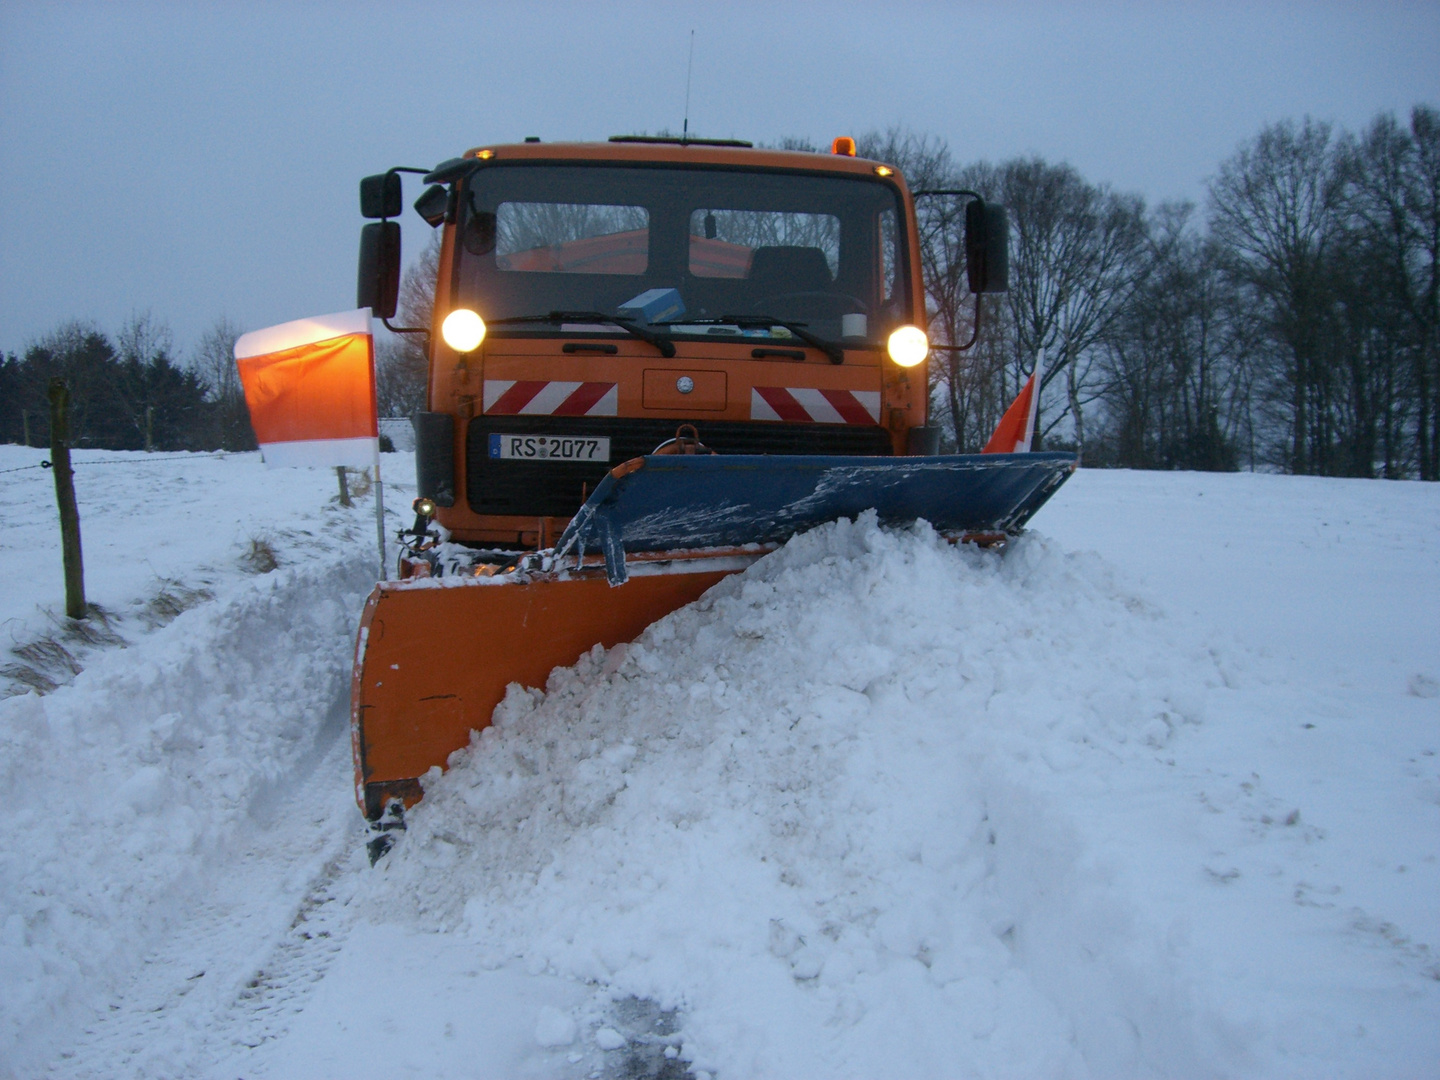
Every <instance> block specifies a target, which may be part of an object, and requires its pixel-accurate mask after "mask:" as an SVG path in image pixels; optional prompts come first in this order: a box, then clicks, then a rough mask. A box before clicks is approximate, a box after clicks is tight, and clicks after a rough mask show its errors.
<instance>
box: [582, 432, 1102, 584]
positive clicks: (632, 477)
mask: <svg viewBox="0 0 1440 1080" xmlns="http://www.w3.org/2000/svg"><path fill="white" fill-rule="evenodd" d="M637 461H638V464H637ZM637 461H631V462H626V463H625V464H624V465H621V466H619V467H617V468H615V469H613V470H612V471H611V472H609V473H608V474H606V476H605V478H604V479H603V480H601V481H600V483H599V484H597V485H596V487H595V490H594V492H592V493H591V495H590V498H589V499H587V500H586V502H585V505H584V506H582V507H581V508H580V510H579V512H578V513H577V514H576V515H575V517H574V518H572V519H571V521H570V525H569V527H568V528H567V529H566V530H565V532H564V534H563V535H562V536H561V537H560V542H559V543H558V544H557V545H556V549H555V550H556V554H557V555H560V556H564V555H567V554H569V553H570V552H571V551H572V550H574V551H576V553H577V554H579V555H584V553H585V552H586V551H587V550H588V551H595V550H599V551H602V552H603V553H604V555H605V571H606V576H607V577H608V578H609V580H610V584H611V585H621V584H623V583H624V582H625V581H626V579H627V577H628V574H627V573H626V570H625V553H626V552H627V551H635V552H640V551H671V550H676V549H686V548H709V547H738V546H741V545H744V544H759V543H780V542H783V541H785V540H788V539H790V537H792V536H794V535H795V534H796V533H801V532H804V531H805V530H807V529H812V528H814V527H815V526H817V525H823V524H824V523H825V522H827V521H834V520H836V519H837V518H842V517H846V518H853V517H855V516H856V515H858V514H860V513H862V512H864V511H866V510H874V511H875V512H876V514H877V516H878V518H879V520H880V523H881V524H882V525H908V524H910V523H911V522H914V521H917V520H920V519H924V520H925V521H928V522H929V523H930V524H931V525H932V526H934V528H935V529H936V530H938V531H939V532H942V533H947V534H964V533H992V534H993V533H1015V532H1018V531H1019V530H1020V529H1021V527H1022V526H1023V525H1024V524H1025V522H1027V521H1028V520H1029V519H1030V517H1031V515H1032V514H1034V513H1035V511H1036V510H1038V509H1040V507H1041V505H1042V504H1044V502H1045V500H1046V499H1048V498H1049V497H1050V496H1051V495H1053V494H1054V493H1055V490H1056V489H1057V488H1059V486H1060V485H1061V484H1063V483H1064V482H1065V480H1066V479H1067V478H1068V477H1069V476H1070V474H1071V473H1072V472H1073V471H1074V470H1075V465H1076V461H1075V455H1074V454H1061V453H1036V454H950V455H945V456H941V457H821V456H811V455H803V456H799V455H782V454H774V455H772V454H764V455H752V454H705V455H700V454H696V455H688V454H654V455H651V456H648V457H645V458H641V459H637Z"/></svg>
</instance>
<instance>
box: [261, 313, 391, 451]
mask: <svg viewBox="0 0 1440 1080" xmlns="http://www.w3.org/2000/svg"><path fill="white" fill-rule="evenodd" d="M235 363H236V366H237V367H239V369H240V382H241V383H242V384H243V385H244V387H245V404H246V405H247V406H249V409H250V423H251V425H252V426H253V427H254V428H255V438H256V439H257V440H258V441H259V443H260V450H261V453H262V454H263V455H264V458H265V464H266V465H269V466H271V467H272V468H274V467H276V466H284V465H357V466H364V465H369V464H371V463H372V462H373V461H374V460H375V454H376V452H377V450H378V449H379V426H378V423H377V417H376V410H375V348H374V339H373V338H372V337H371V336H370V309H369V308H360V309H359V310H358V311H344V312H341V313H340V314H338V315H322V316H320V317H318V318H314V319H299V320H297V321H295V322H288V323H281V324H280V325H279V326H272V327H270V328H268V329H266V330H255V331H253V332H252V333H249V334H245V335H243V336H242V337H241V338H240V339H239V340H238V341H237V342H235Z"/></svg>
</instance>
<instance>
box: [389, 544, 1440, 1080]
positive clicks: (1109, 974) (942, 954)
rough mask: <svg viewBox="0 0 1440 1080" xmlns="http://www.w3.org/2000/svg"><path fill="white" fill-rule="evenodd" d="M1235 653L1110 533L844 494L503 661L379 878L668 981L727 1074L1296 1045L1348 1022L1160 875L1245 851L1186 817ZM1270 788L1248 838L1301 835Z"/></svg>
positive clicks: (693, 1038)
mask: <svg viewBox="0 0 1440 1080" xmlns="http://www.w3.org/2000/svg"><path fill="white" fill-rule="evenodd" d="M1233 678H1234V675H1233V673H1232V672H1231V671H1230V670H1229V663H1228V660H1227V657H1226V656H1225V655H1224V654H1223V653H1220V652H1218V651H1217V650H1216V649H1214V648H1213V647H1211V646H1207V645H1204V644H1200V643H1197V642H1195V641H1187V640H1185V639H1184V638H1183V636H1180V635H1177V633H1176V632H1175V628H1174V627H1173V625H1172V624H1170V623H1169V622H1168V621H1167V620H1165V619H1164V618H1163V617H1162V616H1161V614H1160V613H1159V612H1158V611H1156V610H1154V609H1153V608H1152V607H1150V606H1149V605H1148V604H1147V603H1146V602H1145V601H1143V600H1141V599H1140V598H1138V597H1136V596H1133V595H1130V594H1129V593H1128V591H1127V590H1126V589H1125V588H1123V587H1121V586H1120V585H1118V584H1117V582H1116V581H1115V579H1114V575H1113V573H1112V571H1111V570H1110V568H1109V567H1108V566H1107V565H1106V564H1105V563H1103V562H1102V561H1101V560H1099V559H1098V558H1096V557H1094V556H1084V555H1081V556H1075V555H1066V554H1064V553H1063V552H1061V551H1059V550H1058V549H1057V548H1056V547H1055V546H1054V545H1053V544H1050V543H1047V542H1046V541H1045V540H1043V539H1041V538H1039V537H1034V536H1032V537H1026V538H1023V539H1021V540H1020V541H1019V542H1018V543H1016V544H1014V545H1013V546H1012V548H1011V550H1009V551H1007V552H1005V553H1004V555H1001V554H999V553H996V552H987V551H979V550H974V549H971V548H966V547H954V546H952V545H949V544H947V543H945V542H943V541H942V540H940V539H939V538H937V537H936V536H935V535H934V534H933V533H932V532H931V531H930V530H929V529H928V527H926V526H923V525H921V526H919V527H917V528H915V529H913V530H911V531H907V532H889V531H885V530H882V529H880V528H878V527H877V526H876V525H875V523H874V521H873V520H872V519H871V518H869V517H868V516H867V517H862V518H861V519H860V520H859V521H858V522H856V523H850V522H845V521H841V522H838V523H835V524H832V525H829V526H825V527H823V528H820V529H817V530H815V531H813V532H811V533H808V534H806V535H804V536H801V537H798V538H796V539H795V540H793V541H791V543H790V544H789V545H787V547H786V548H785V549H783V550H782V551H780V552H779V553H777V554H775V555H773V556H771V557H770V558H768V559H766V560H764V561H763V562H761V563H760V564H758V565H756V566H755V567H754V568H752V569H751V570H750V571H749V572H747V573H745V574H743V575H739V576H736V577H734V578H731V579H728V580H727V581H725V582H723V583H722V584H721V585H719V586H717V587H716V588H715V589H713V590H712V591H711V592H710V593H709V594H708V595H707V596H706V597H705V598H703V599H702V600H701V601H700V602H699V603H697V604H695V605H693V606H692V607H690V608H687V609H684V610H682V611H680V612H677V613H675V614H674V615H672V616H670V617H669V618H667V619H665V620H662V621H661V622H660V623H658V624H657V625H655V626H653V627H652V628H651V629H650V630H649V631H647V632H646V633H645V634H644V635H643V636H642V637H641V638H640V639H639V641H637V642H635V643H633V644H631V645H629V646H628V647H627V646H623V645H622V646H618V647H616V648H615V649H613V650H611V651H610V652H609V653H608V654H607V653H605V652H604V651H603V650H601V649H599V648H598V647H597V649H595V650H594V651H593V652H592V654H591V655H590V656H588V657H586V658H585V659H584V660H582V661H581V663H579V664H578V665H576V666H575V667H574V668H571V669H563V670H558V671H556V672H555V673H554V675H553V676H552V678H551V680H550V683H549V685H548V687H547V690H546V692H545V693H543V694H542V693H540V692H539V691H536V690H527V689H524V688H521V687H519V686H512V687H511V690H510V694H509V696H508V697H507V699H506V700H505V702H504V703H503V704H502V705H501V706H500V707H499V709H497V711H496V716H495V724H494V726H493V727H491V728H489V729H486V730H485V731H483V732H481V733H480V735H479V736H478V737H477V739H476V740H475V742H474V743H473V745H472V746H471V747H470V748H469V749H468V750H466V751H462V752H461V753H459V754H457V755H455V756H454V758H453V760H452V762H451V766H452V768H451V770H450V772H449V773H448V774H447V775H444V776H441V775H439V772H438V770H436V772H435V773H434V774H432V776H431V777H430V778H428V780H427V783H426V799H425V801H424V802H423V803H422V804H421V806H420V807H419V808H418V810H417V812H416V813H415V814H414V815H413V819H412V824H411V828H410V832H409V834H408V835H407V836H406V838H405V840H404V842H403V843H402V844H401V845H400V846H399V847H398V848H397V850H396V851H395V852H394V853H393V854H392V855H391V856H390V859H389V860H388V863H387V864H386V865H385V866H384V867H383V870H382V878H383V882H384V884H383V887H381V888H380V889H378V890H377V891H376V893H375V894H374V895H373V897H372V898H371V904H372V905H373V907H372V909H371V910H372V912H373V917H376V918H380V917H382V916H383V917H385V918H394V916H395V913H396V912H397V911H400V910H404V911H408V912H409V913H410V915H411V917H412V918H413V919H415V920H416V922H417V923H418V925H419V926H421V927H423V928H425V929H428V930H435V931H441V932H446V933H450V934H455V935H457V936H459V937H462V938H463V939H464V940H465V941H467V942H468V943H470V946H471V947H472V948H473V949H475V950H476V952H477V954H478V955H479V956H480V957H481V958H482V959H483V961H484V962H485V963H487V964H489V965H491V966H497V967H498V966H502V965H505V964H507V963H523V964H524V965H526V966H527V967H528V968H529V969H530V970H532V971H545V972H549V973H553V974H556V975H560V976H562V977H564V978H566V979H571V980H582V981H585V982H589V983H593V984H595V985H598V986H602V987H604V988H605V993H607V994H609V995H610V996H612V997H617V998H627V997H634V998H640V999H650V1000H654V1001H656V1002H658V1003H659V1004H660V1006H662V1007H663V1008H665V1009H673V1010H678V1011H679V1012H680V1013H682V1014H683V1015H684V1017H685V1021H684V1027H683V1055H684V1058H685V1060H686V1061H687V1062H688V1063H689V1064H690V1065H691V1067H692V1068H693V1069H695V1070H697V1071H698V1072H707V1071H714V1073H715V1075H718V1076H771V1075H774V1076H815V1077H823V1076H849V1075H855V1076H862V1075H863V1076H871V1077H879V1076H917V1075H925V1076H972V1075H973V1076H1014V1075H1023V1076H1071V1075H1074V1076H1081V1075H1092V1076H1129V1075H1158V1076H1204V1075H1227V1074H1234V1073H1237V1072H1239V1073H1243V1072H1247V1071H1249V1070H1250V1069H1251V1068H1253V1067H1254V1066H1255V1064H1256V1062H1257V1060H1259V1059H1260V1058H1263V1057H1265V1056H1268V1053H1271V1052H1273V1051H1274V1049H1276V1047H1273V1046H1264V1045H1263V1044H1265V1043H1267V1042H1271V1041H1272V1040H1276V1039H1277V1034H1276V1028H1275V1027H1274V1026H1272V1025H1279V1026H1280V1027H1281V1028H1290V1027H1291V1025H1298V1028H1297V1029H1296V1030H1294V1031H1292V1032H1291V1033H1289V1034H1284V1035H1280V1036H1279V1041H1280V1042H1282V1043H1284V1044H1285V1045H1284V1050H1285V1052H1287V1053H1293V1054H1295V1055H1296V1056H1297V1058H1298V1059H1300V1060H1303V1059H1304V1058H1305V1057H1306V1056H1307V1053H1308V1051H1307V1049H1306V1045H1305V1040H1306V1039H1309V1038H1314V1039H1317V1040H1321V1041H1324V1040H1328V1039H1331V1038H1333V1035H1332V1034H1331V1033H1328V1032H1326V1031H1325V1030H1324V1027H1325V1023H1324V1022H1322V1021H1318V1018H1314V1017H1306V1016H1305V1015H1304V1012H1303V1010H1298V1011H1297V1010H1296V1009H1295V1008H1294V1003H1293V1002H1289V1001H1286V1000H1285V999H1284V995H1283V994H1281V993H1279V992H1278V989H1277V988H1274V987H1264V986H1251V987H1249V988H1248V990H1249V993H1250V994H1251V995H1253V996H1252V997H1251V998H1250V999H1249V1000H1244V1001H1240V1002H1235V1001H1227V1000H1226V995H1225V994H1224V993H1223V991H1221V988H1220V987H1219V986H1214V987H1206V986H1204V985H1203V983H1204V981H1205V976H1206V975H1207V974H1209V972H1208V971H1207V968H1208V966H1209V959H1208V954H1209V953H1210V951H1211V946H1210V944H1209V943H1208V942H1203V941H1202V942H1193V941H1192V940H1191V938H1192V935H1194V934H1195V933H1196V932H1197V931H1200V932H1203V931H1204V930H1206V929H1221V930H1224V931H1225V932H1231V933H1234V932H1239V930H1240V928H1239V927H1235V926H1224V925H1223V923H1224V921H1225V920H1226V919H1230V920H1233V919H1235V916H1236V912H1234V911H1230V912H1226V911H1224V910H1223V905H1222V910H1219V911H1216V910H1208V911H1207V910H1205V909H1206V907H1207V905H1205V904H1203V903H1202V904H1200V905H1188V906H1190V907H1191V908H1195V907H1199V908H1200V911H1199V913H1198V914H1199V916H1200V917H1199V919H1197V918H1196V914H1195V913H1193V912H1186V911H1184V906H1185V905H1182V906H1180V907H1179V908H1177V910H1176V911H1174V912H1164V910H1163V904H1155V903H1154V901H1153V897H1152V896H1149V895H1146V894H1147V893H1149V894H1154V893H1157V892H1158V893H1160V894H1162V896H1163V895H1165V894H1170V896H1171V897H1175V896H1178V895H1182V894H1188V893H1194V892H1200V893H1202V894H1203V893H1204V892H1205V891H1206V890H1207V889H1208V890H1214V889H1216V888H1217V887H1220V886H1223V884H1224V883H1225V882H1227V881H1229V880H1232V879H1233V877H1238V876H1239V874H1240V871H1239V870H1238V869H1236V868H1235V867H1234V866H1232V865H1231V864H1230V863H1229V862H1226V861H1225V858H1226V857H1227V856H1226V855H1225V853H1224V852H1222V851H1219V850H1210V851H1206V852H1204V853H1203V854H1202V853H1200V852H1195V851H1186V850H1184V848H1185V847H1187V846H1190V845H1192V844H1193V838H1189V837H1187V838H1186V840H1187V841H1189V844H1174V843H1172V842H1171V841H1170V839H1169V838H1168V837H1167V836H1166V832H1167V829H1166V824H1170V825H1173V826H1175V827H1177V828H1180V829H1185V828H1187V827H1188V826H1189V825H1190V822H1189V821H1187V818H1190V817H1193V816H1195V812H1196V810H1199V809H1200V806H1199V805H1197V804H1196V803H1195V802H1194V801H1192V800H1203V799H1204V798H1205V797H1206V796H1205V794H1204V792H1201V791H1190V792H1186V793H1185V794H1184V795H1181V796H1179V797H1178V798H1177V797H1176V796H1175V791H1176V789H1177V788H1184V787H1188V786H1190V785H1191V784H1193V783H1194V780H1195V778H1194V777H1193V776H1189V777H1187V776H1183V775H1181V774H1180V772H1179V769H1178V766H1177V761H1176V758H1175V757H1174V756H1173V746H1174V744H1176V743H1177V742H1183V741H1185V740H1186V738H1187V732H1188V731H1192V730H1194V729H1195V728H1196V727H1198V726H1200V725H1203V724H1204V722H1205V719H1206V716H1207V712H1208V710H1209V708H1210V707H1211V704H1212V702H1214V701H1216V700H1217V699H1223V698H1224V697H1225V696H1226V695H1227V694H1228V693H1230V685H1231V682H1232V679H1233ZM1213 780H1214V781H1219V782H1220V783H1221V784H1222V785H1223V781H1221V780H1220V778H1218V777H1217V778H1213ZM1239 786H1241V787H1243V779H1242V781H1241V783H1240V785H1239ZM1251 790H1252V792H1253V790H1254V788H1253V785H1252V789H1251ZM1217 794H1218V793H1217ZM1220 797H1222V798H1225V797H1229V793H1228V792H1226V793H1225V795H1221V796H1220ZM1186 802H1190V803H1191V805H1190V806H1188V807H1187V806H1185V803H1186ZM1253 802H1254V805H1253V809H1255V811H1256V813H1255V816H1256V818H1259V819H1260V820H1259V821H1256V822H1254V823H1253V825H1252V823H1251V822H1244V823H1243V824H1242V823H1239V822H1237V823H1236V824H1238V825H1240V826H1241V827H1240V829H1238V830H1234V831H1232V839H1241V836H1243V834H1246V833H1249V834H1251V835H1249V836H1243V838H1244V840H1245V841H1246V842H1247V843H1251V844H1253V843H1257V842H1259V843H1263V844H1264V845H1265V846H1266V847H1267V848H1269V849H1270V850H1271V852H1272V857H1274V858H1278V859H1285V860H1289V859H1294V858H1296V857H1297V856H1303V852H1304V849H1305V847H1306V845H1307V844H1309V843H1311V842H1312V841H1313V840H1314V839H1316V837H1317V835H1318V834H1317V832H1316V830H1315V829H1313V828H1312V827H1311V826H1310V825H1309V824H1308V822H1306V821H1304V820H1303V819H1302V817H1301V815H1300V813H1299V811H1298V809H1297V808H1296V807H1294V806H1291V805H1289V804H1285V803H1275V802H1274V799H1273V797H1271V796H1269V795H1267V794H1264V793H1258V794H1256V795H1255V798H1254V801H1253ZM1272 803H1274V805H1272ZM1266 810H1268V811H1269V815H1268V816H1263V811H1266ZM1202 812H1203V811H1202ZM1152 813H1153V814H1156V815H1159V816H1160V817H1161V818H1162V821H1160V822H1146V821H1144V820H1143V819H1144V818H1146V817H1148V816H1149V815H1150V814H1152ZM1166 815H1169V816H1170V818H1171V819H1172V820H1171V821H1170V822H1168V823H1166V822H1164V821H1163V818H1164V816H1166ZM1136 816H1138V817H1139V818H1141V819H1142V820H1139V821H1137V820H1134V818H1135V817H1136ZM1262 822H1263V823H1262ZM1156 825H1158V827H1147V826H1156ZM1257 830H1258V836H1257V835H1255V833H1256V831H1257ZM1235 832H1238V833H1240V834H1241V836H1235V835H1234V833H1235ZM1136 842H1142V843H1143V844H1144V845H1145V847H1146V849H1147V851H1148V854H1149V855H1150V856H1152V857H1156V856H1158V857H1159V864H1158V865H1157V864H1156V863H1155V862H1152V861H1150V860H1149V859H1147V860H1141V861H1139V862H1137V861H1136V860H1135V859H1134V858H1133V857H1131V856H1129V855H1128V854H1127V850H1126V849H1127V848H1129V847H1130V846H1131V845H1132V844H1133V843H1136ZM1206 856H1208V857H1209V858H1210V859H1212V860H1213V859H1217V858H1218V859H1219V862H1218V863H1216V865H1210V864H1209V862H1207V861H1206V858H1205V857H1206ZM1187 857H1188V859H1189V862H1188V865H1186V864H1185V860H1186V859H1187ZM1177 863H1178V865H1177ZM1157 878H1158V879H1159V880H1156V879H1157ZM1216 918H1218V919H1219V920H1220V922H1221V926H1219V927H1211V926H1206V925H1205V924H1206V923H1207V922H1208V921H1209V920H1213V919H1216ZM1197 922H1198V923H1199V925H1197ZM1202 928H1203V929H1202ZM1431 960H1432V958H1431V957H1429V955H1428V953H1422V952H1417V953H1416V954H1415V956H1414V957H1413V961H1414V963H1413V968H1414V970H1413V972H1412V974H1413V975H1414V976H1415V986H1416V987H1417V989H1418V988H1419V987H1421V986H1423V983H1424V981H1425V980H1430V981H1432V982H1433V980H1434V978H1435V977H1436V975H1437V974H1440V972H1437V970H1436V969H1435V966H1434V964H1433V963H1431ZM1281 981H1283V979H1282V980H1281ZM1207 990H1209V991H1220V992H1217V993H1213V994H1207V992H1206V991H1207ZM1424 992H1426V993H1429V994H1430V1000H1431V1002H1432V1005H1433V1002H1434V1000H1435V995H1434V991H1433V989H1427V990H1425V991H1424ZM1256 1009H1260V1010H1263V1011H1261V1012H1259V1014H1258V1015H1257V1014H1256V1013H1255V1012H1253V1011H1252V1010H1256ZM1300 1031H1304V1034H1303V1035H1300V1037H1299V1038H1298V1039H1297V1040H1296V1042H1295V1044H1293V1045H1291V1044H1290V1043H1289V1040H1290V1039H1291V1037H1292V1035H1299V1033H1300Z"/></svg>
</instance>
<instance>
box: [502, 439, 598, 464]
mask: <svg viewBox="0 0 1440 1080" xmlns="http://www.w3.org/2000/svg"><path fill="white" fill-rule="evenodd" d="M490 456H491V457H492V458H513V459H515V460H517V461H604V462H608V461H609V460H610V440H609V438H608V437H606V436H603V435H596V436H573V435H509V434H501V433H499V432H491V433H490Z"/></svg>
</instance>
